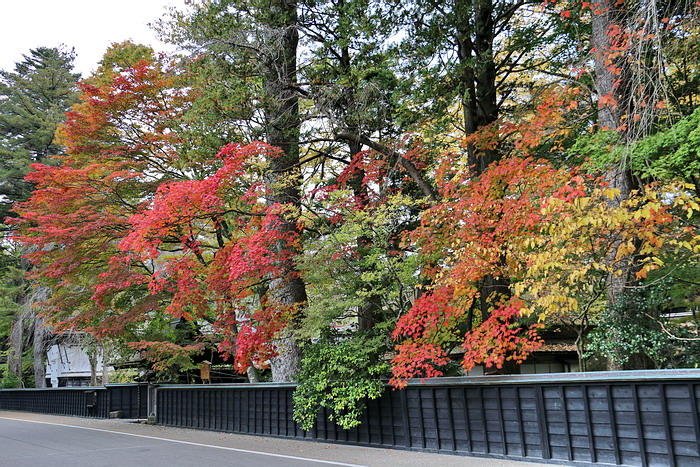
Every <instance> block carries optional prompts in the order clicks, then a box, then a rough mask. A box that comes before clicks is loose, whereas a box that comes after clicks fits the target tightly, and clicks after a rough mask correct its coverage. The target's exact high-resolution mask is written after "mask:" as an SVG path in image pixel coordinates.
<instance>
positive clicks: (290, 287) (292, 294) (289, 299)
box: [264, 0, 306, 381]
mask: <svg viewBox="0 0 700 467" xmlns="http://www.w3.org/2000/svg"><path fill="white" fill-rule="evenodd" d="M267 22H268V26H269V27H270V31H269V37H268V41H269V43H268V44H267V45H268V48H269V49H270V50H269V51H268V58H267V60H266V62H265V75H266V76H265V83H264V90H265V95H266V98H267V99H266V108H265V117H266V128H265V130H266V133H267V139H268V143H270V144H271V145H272V146H277V147H279V148H280V149H282V151H283V153H284V154H283V155H282V156H281V157H277V158H274V159H272V160H270V172H269V174H268V177H267V180H266V181H267V184H268V187H269V190H270V196H269V199H268V203H269V204H270V205H272V204H276V203H278V204H282V205H287V206H292V207H293V208H294V209H295V211H294V212H287V213H285V214H284V215H283V218H282V219H281V223H280V225H279V227H278V229H279V231H280V233H282V234H287V233H297V234H299V233H300V232H299V228H298V226H297V219H298V216H299V210H300V207H301V203H300V182H301V173H300V169H299V166H298V164H299V125H300V122H299V100H298V96H297V92H296V90H295V85H296V73H297V46H298V43H299V33H298V31H297V3H296V0H272V1H271V2H270V4H269V11H268V12H267ZM279 248H280V249H281V248H285V249H289V248H290V246H289V245H282V244H280V245H279ZM281 266H282V269H283V275H284V277H281V278H278V279H275V280H273V281H272V282H271V284H270V288H269V291H268V294H269V295H268V296H269V297H270V298H271V299H272V301H273V303H275V304H276V305H280V306H283V307H293V308H294V309H295V314H296V315H297V316H299V315H300V313H301V307H303V305H304V304H305V303H306V286H305V284H304V282H303V280H302V279H301V278H300V277H299V274H298V270H297V268H296V265H295V262H294V255H291V257H290V259H288V260H286V261H285V263H284V264H282V265H281ZM295 323H296V318H295V317H292V319H291V321H290V325H289V327H288V328H287V329H286V330H285V331H283V332H282V333H281V335H280V336H279V337H278V338H277V339H276V340H275V342H274V343H273V344H274V345H275V347H276V349H277V352H278V356H277V357H275V358H273V359H272V361H271V366H272V379H273V381H292V379H293V377H294V376H295V375H296V373H298V371H299V368H300V362H301V349H300V347H299V345H298V343H297V342H296V341H295V339H294V335H293V330H294V327H295Z"/></svg>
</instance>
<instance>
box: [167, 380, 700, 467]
mask: <svg viewBox="0 0 700 467" xmlns="http://www.w3.org/2000/svg"><path fill="white" fill-rule="evenodd" d="M293 391H294V387H293V386H292V385H280V384H261V385H246V384H241V385H221V386H219V385H206V386H200V385H197V386H160V387H158V390H157V414H158V423H159V424H162V425H168V426H178V427H187V428H198V429H206V430H216V431H225V432H234V433H249V434H258V435H269V436H282V437H290V438H306V439H314V440H319V441H331V442H340V443H352V444H360V445H367V446H378V447H388V448H404V449H416V450H428V451H435V452H448V453H455V454H464V455H479V456H489V457H502V458H514V459H515V458H527V459H533V460H535V459H542V460H550V461H557V462H564V463H572V464H579V463H582V464H594V463H604V464H621V465H649V466H694V465H695V466H700V426H699V422H698V420H699V413H698V404H699V399H700V371H697V370H670V371H642V372H619V373H610V372H604V373H587V374H580V373H565V374H555V375H532V376H507V377H506V376H486V377H475V378H441V379H435V380H426V381H424V382H422V383H421V382H411V383H410V384H409V386H408V387H407V388H406V389H404V390H401V391H392V390H390V389H387V391H386V392H385V394H384V395H383V396H382V397H381V398H380V399H377V400H373V401H369V402H368V404H367V410H366V411H365V413H364V415H363V419H362V424H361V425H360V426H358V427H357V428H354V429H350V430H343V429H341V428H339V427H338V426H337V425H335V424H334V423H331V422H329V421H328V419H327V416H326V415H327V414H326V413H325V411H324V410H321V412H320V413H319V416H318V419H317V421H316V425H315V426H314V427H313V429H312V430H311V431H308V432H306V431H303V430H301V429H300V428H299V427H298V426H297V424H295V423H294V421H293V420H292V393H293Z"/></svg>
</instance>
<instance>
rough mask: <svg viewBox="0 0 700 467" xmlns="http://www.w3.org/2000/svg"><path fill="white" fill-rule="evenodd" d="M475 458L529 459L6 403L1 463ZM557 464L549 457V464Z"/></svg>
mask: <svg viewBox="0 0 700 467" xmlns="http://www.w3.org/2000/svg"><path fill="white" fill-rule="evenodd" d="M334 465H335V466H359V465H366V466H391V467H394V466H435V467H438V466H439V467H443V466H444V467H452V466H455V467H456V466H460V467H464V466H471V467H477V466H479V467H481V466H483V467H506V466H515V465H519V466H521V467H527V466H535V465H543V464H534V463H529V462H514V461H506V460H496V459H485V458H473V457H461V456H449V455H441V454H428V453H419V452H410V451H399V450H390V449H376V448H365V447H358V446H346V445H336V444H327V443H316V442H305V441H295V440H288V439H279V438H265V437H257V436H244V435H234V434H228V433H215V432H206V431H198V430H183V429H179V428H169V427H160V426H151V425H144V424H139V423H128V422H125V421H123V420H94V419H80V418H72V417H57V416H50V415H39V414H29V413H22V412H7V411H0V466H12V467H21V466H32V467H34V466H52V467H57V466H58V467H61V466H90V467H96V466H134V467H135V466H169V467H175V466H196V467H204V466H217V467H221V466H246V467H248V466H251V467H253V466H266V467H267V466H273V467H280V466H285V467H286V466H290V467H296V466H305V467H312V466H313V467H324V466H334ZM549 465H551V464H549Z"/></svg>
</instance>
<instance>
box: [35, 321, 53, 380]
mask: <svg viewBox="0 0 700 467" xmlns="http://www.w3.org/2000/svg"><path fill="white" fill-rule="evenodd" d="M51 334H52V330H51V327H49V326H47V325H46V323H45V322H44V318H41V317H39V316H36V317H35V318H34V349H33V352H34V386H35V387H37V388H45V387H46V350H47V349H48V346H49V342H50V338H51Z"/></svg>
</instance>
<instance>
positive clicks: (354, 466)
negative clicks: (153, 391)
mask: <svg viewBox="0 0 700 467" xmlns="http://www.w3.org/2000/svg"><path fill="white" fill-rule="evenodd" d="M0 419H3V420H13V421H16V422H27V423H40V424H43V425H55V426H63V427H69V428H78V429H80V430H91V431H102V432H105V433H112V434H117V435H125V436H134V437H136V438H146V439H155V440H158V441H167V442H170V443H180V444H189V445H190V446H200V447H204V448H213V449H224V450H226V451H235V452H244V453H247V454H257V455H259V456H269V457H281V458H283V459H293V460H298V461H306V462H316V463H319V464H330V465H342V466H345V467H366V466H363V465H359V464H345V463H343V462H334V461H324V460H321V459H311V458H309V457H298V456H288V455H286V454H274V453H271V452H262V451H252V450H250V449H239V448H229V447H225V446H216V445H213V444H202V443H193V442H192V441H181V440H178V439H168V438H159V437H157V436H148V435H137V434H135V433H124V432H122V431H112V430H103V429H101V428H89V427H86V426H77V425H68V424H66V423H52V422H39V421H36V420H22V419H21V418H9V417H0ZM232 434H235V433H232Z"/></svg>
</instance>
